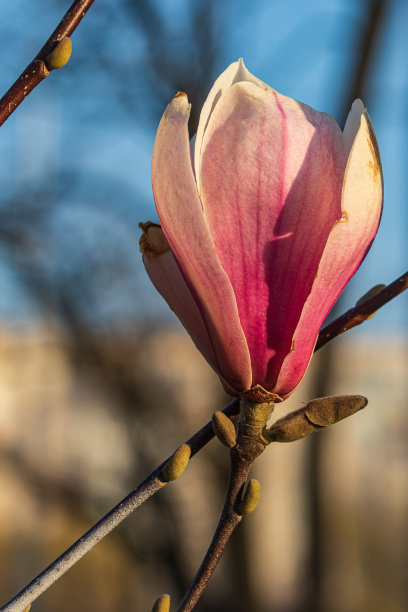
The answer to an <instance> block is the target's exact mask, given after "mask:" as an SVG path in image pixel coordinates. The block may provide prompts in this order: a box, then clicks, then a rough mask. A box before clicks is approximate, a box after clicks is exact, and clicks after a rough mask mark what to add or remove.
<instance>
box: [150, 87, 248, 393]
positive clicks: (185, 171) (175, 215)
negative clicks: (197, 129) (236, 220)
mask: <svg viewBox="0 0 408 612" xmlns="http://www.w3.org/2000/svg"><path fill="white" fill-rule="evenodd" d="M189 114H190V106H189V104H188V100H187V96H186V95H185V94H178V95H177V96H176V97H175V98H173V100H172V101H171V102H170V104H169V105H168V107H167V109H166V111H165V113H164V115H163V117H162V120H161V122H160V125H159V129H158V132H157V136H156V142H155V146H154V151H153V160H152V181H153V193H154V198H155V202H156V207H157V211H158V214H159V218H160V221H161V225H162V229H163V231H164V233H165V235H166V238H167V240H168V242H169V245H170V248H171V250H172V252H173V255H174V257H175V259H176V261H177V263H178V265H179V267H180V270H181V272H182V274H183V276H184V278H185V280H186V283H187V285H188V287H189V289H190V291H191V294H192V295H193V298H194V299H195V301H196V304H197V307H198V308H199V310H200V312H201V315H202V318H203V321H204V323H205V326H206V328H207V332H208V336H209V339H210V341H211V344H212V347H213V350H214V354H215V356H216V359H217V364H218V367H217V371H218V373H219V374H221V375H222V376H223V378H225V380H226V381H227V382H228V383H229V384H230V385H231V386H232V387H233V389H235V390H236V391H241V390H246V389H247V388H248V387H249V386H250V382H251V365H250V357H249V352H248V346H247V343H246V340H245V336H244V333H243V330H242V327H241V324H240V321H239V316H238V310H237V305H236V300H235V296H234V292H233V290H232V287H231V283H230V282H229V280H228V277H227V275H226V274H225V272H224V270H223V269H222V267H221V265H220V262H219V260H218V257H217V254H216V252H215V249H214V244H213V242H212V239H211V236H210V234H209V232H208V228H207V225H206V222H205V219H204V216H203V211H202V206H201V202H200V198H199V196H198V193H197V187H196V183H195V180H194V174H193V169H192V166H191V159H190V149H189V140H188V131H187V123H188V117H189Z"/></svg>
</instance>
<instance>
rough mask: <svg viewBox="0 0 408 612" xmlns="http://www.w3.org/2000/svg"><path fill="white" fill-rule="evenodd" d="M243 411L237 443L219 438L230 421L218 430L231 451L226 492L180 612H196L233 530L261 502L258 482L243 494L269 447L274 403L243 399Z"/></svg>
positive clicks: (179, 609)
mask: <svg viewBox="0 0 408 612" xmlns="http://www.w3.org/2000/svg"><path fill="white" fill-rule="evenodd" d="M240 407H241V417H240V421H239V424H238V435H237V439H236V441H234V440H233V439H231V440H229V441H228V439H226V438H225V436H224V435H221V436H219V433H221V432H222V429H223V425H222V423H223V421H227V420H226V419H225V418H224V419H221V420H220V421H219V422H218V426H216V427H215V430H216V431H217V437H218V438H219V440H220V441H221V442H222V443H223V444H227V445H228V446H230V448H231V451H230V458H231V463H230V476H229V479H228V486H227V492H226V495H225V501H224V505H223V508H222V511H221V516H220V520H219V522H218V525H217V528H216V530H215V533H214V537H213V539H212V541H211V544H210V546H209V548H208V551H207V553H206V555H205V557H204V560H203V562H202V564H201V566H200V568H199V569H198V572H197V573H196V575H195V577H194V579H193V582H192V583H191V585H190V588H189V589H188V591H187V593H186V594H185V596H184V598H183V600H182V602H181V603H180V606H179V607H178V608H177V612H191V610H193V608H194V607H195V605H196V603H197V601H198V600H199V598H200V596H201V594H202V593H203V591H204V589H205V587H206V586H207V583H208V581H209V579H210V578H211V576H212V574H213V572H214V570H215V568H216V567H217V565H218V561H219V560H220V557H221V555H222V553H223V552H224V549H225V547H226V545H227V543H228V541H229V539H230V537H231V535H232V533H233V531H234V529H235V528H236V527H237V525H238V524H239V523H240V522H241V519H242V516H243V515H244V514H249V513H251V512H252V511H253V510H254V509H255V507H256V505H257V503H258V500H259V495H260V486H259V483H258V481H254V480H252V481H250V482H249V484H248V487H247V489H246V491H245V493H244V494H242V491H243V487H244V484H245V481H246V479H247V476H248V472H249V470H250V467H251V465H252V463H253V462H254V461H255V459H256V458H257V457H259V455H261V454H262V453H263V451H264V449H265V447H266V446H267V444H268V442H267V441H266V440H265V438H264V437H263V431H264V428H265V425H266V423H267V421H268V418H269V416H270V414H271V413H272V411H273V403H269V404H268V403H266V404H257V403H253V402H250V401H246V400H242V399H241V402H240ZM227 423H228V421H227ZM228 427H229V426H228ZM227 438H228V436H227ZM234 442H235V443H234Z"/></svg>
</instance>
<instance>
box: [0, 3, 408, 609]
mask: <svg viewBox="0 0 408 612" xmlns="http://www.w3.org/2000/svg"><path fill="white" fill-rule="evenodd" d="M74 4H75V3H74ZM407 288H408V272H407V273H406V274H403V275H402V276H401V277H400V278H398V279H397V280H396V281H394V282H393V283H391V284H390V285H388V286H387V287H385V288H384V289H382V290H381V291H380V292H379V293H377V294H376V295H374V296H373V297H371V298H369V299H367V300H365V301H364V302H362V303H361V304H360V305H359V306H356V307H354V308H351V309H350V310H348V311H347V312H346V313H344V314H343V315H342V316H340V317H339V318H338V319H336V320H335V321H333V322H332V323H330V325H327V326H326V327H325V328H323V329H322V331H321V332H320V334H319V337H318V340H317V343H316V348H315V351H317V350H318V349H320V348H321V347H322V346H324V345H325V344H326V343H327V342H329V341H330V340H333V339H334V338H336V337H337V336H340V335H341V334H342V333H344V332H345V331H347V330H349V329H351V328H352V327H355V326H356V325H359V324H360V323H362V322H363V321H365V320H367V319H368V318H369V317H370V316H371V315H373V314H374V313H375V312H376V311H377V310H378V309H379V308H381V306H384V304H386V303H387V302H389V301H390V300H392V299H393V298H394V297H396V296H397V295H399V294H400V293H402V292H403V291H404V290H405V289H407ZM223 412H224V413H225V414H226V415H227V416H228V417H230V418H232V419H234V418H235V417H236V416H237V415H238V414H239V400H237V399H235V400H233V401H232V402H231V403H230V404H228V406H226V408H224V410H223ZM213 437H214V431H213V427H212V423H211V421H210V422H208V423H207V424H206V425H205V426H204V427H203V428H202V429H200V431H198V432H197V433H196V434H195V435H193V436H192V437H191V438H190V439H189V440H187V442H186V444H187V445H188V446H190V448H191V456H193V455H195V454H196V453H198V452H199V451H200V450H201V449H202V448H203V447H204V446H205V445H206V444H207V443H208V442H209V441H210V440H212V438H213ZM167 461H168V459H166V461H164V462H163V463H162V464H161V465H159V466H158V467H157V468H156V469H155V470H154V471H153V472H152V473H151V474H150V475H149V476H147V478H146V479H145V480H144V481H143V482H142V483H141V484H140V485H138V486H137V487H136V489H134V490H133V491H132V492H131V493H129V495H128V496H127V497H125V498H124V499H123V500H122V501H121V502H119V504H117V505H116V506H115V507H114V508H113V509H112V510H111V511H110V512H108V513H107V514H106V515H105V516H104V517H103V518H101V519H100V520H99V521H98V523H96V524H95V525H94V526H93V527H91V529H90V530H89V531H87V532H86V533H85V534H84V535H83V536H82V537H81V538H79V540H77V541H76V542H75V543H74V544H73V545H72V546H71V547H70V548H68V550H66V551H65V552H64V553H63V554H62V555H61V556H60V557H58V559H56V560H55V561H54V562H53V563H52V564H51V565H49V566H48V568H47V569H45V570H44V571H43V572H42V573H41V574H39V575H38V576H37V577H36V578H35V579H34V580H33V581H32V582H30V584H28V585H27V586H26V587H25V588H24V589H23V590H22V591H21V592H20V593H18V595H16V596H15V597H14V598H13V599H12V600H10V601H9V602H8V603H7V604H6V605H5V606H3V607H2V608H0V612H21V611H23V610H24V609H25V607H26V606H27V605H28V604H29V603H31V602H32V601H34V600H35V599H36V598H37V597H38V596H39V595H41V593H43V592H44V591H45V590H47V588H48V587H50V586H51V585H52V584H53V583H54V582H55V581H56V580H57V579H58V578H59V577H60V576H62V574H64V573H65V572H66V571H67V570H68V569H69V568H70V567H72V566H73V565H74V564H75V563H76V562H77V561H79V559H81V558H82V557H83V556H84V555H85V554H86V553H87V552H89V551H90V550H91V549H92V548H93V547H94V546H95V544H97V543H98V542H99V541H100V540H102V539H103V538H104V537H105V535H107V534H108V533H110V531H112V529H114V527H116V526H117V525H119V524H120V523H121V522H122V521H123V520H124V519H125V518H127V517H128V516H129V515H130V514H131V513H132V512H133V510H136V508H138V507H139V506H140V505H141V504H142V503H143V502H145V501H146V500H147V499H149V498H150V497H151V496H152V495H154V494H155V493H156V492H157V491H158V490H160V489H161V488H163V487H164V486H165V485H166V484H167V483H166V482H163V481H161V480H160V478H159V475H160V473H161V470H162V468H163V467H164V465H165V463H167ZM238 522H239V521H238ZM238 522H237V523H236V524H238ZM235 526H236V525H234V527H232V529H231V532H230V533H232V531H233V529H234V528H235ZM225 528H226V525H223V526H222V530H221V531H222V532H223V530H224V529H225ZM228 528H230V527H228ZM217 533H218V535H217V534H216V535H217V537H218V538H219V536H220V532H217ZM228 537H229V536H228ZM227 539H228V538H227ZM211 546H213V543H212V544H211ZM217 546H218V545H217ZM212 554H214V553H212ZM218 558H219V557H218ZM218 558H217V562H218ZM214 568H215V566H214ZM214 568H213V569H214ZM212 571H213V570H212ZM185 610H187V608H185Z"/></svg>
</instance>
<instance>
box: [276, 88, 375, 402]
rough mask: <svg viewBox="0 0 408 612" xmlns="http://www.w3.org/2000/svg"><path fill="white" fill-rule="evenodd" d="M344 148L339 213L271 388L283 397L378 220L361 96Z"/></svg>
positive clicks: (370, 136)
mask: <svg viewBox="0 0 408 612" xmlns="http://www.w3.org/2000/svg"><path fill="white" fill-rule="evenodd" d="M344 138H345V142H346V146H347V148H348V149H349V150H350V154H349V158H348V161H347V168H346V173H345V177H344V184H343V193H342V211H343V218H342V220H341V221H339V222H338V223H336V224H335V225H334V227H333V229H332V231H331V233H330V236H329V239H328V241H327V244H326V247H325V249H324V253H323V256H322V260H321V262H320V265H319V270H318V272H317V275H316V278H315V281H314V283H313V287H312V291H311V293H310V296H309V298H308V299H307V301H306V303H305V306H304V308H303V312H302V316H301V319H300V322H299V325H298V327H297V329H296V331H295V333H294V336H293V342H292V349H293V350H292V351H291V352H290V353H289V354H288V356H287V357H286V359H285V361H284V364H283V367H282V370H281V373H280V375H279V379H278V383H277V387H276V389H277V391H276V392H277V393H279V395H283V396H285V395H286V396H287V394H288V393H291V392H292V390H293V389H294V388H295V387H296V386H297V384H298V383H299V382H300V380H301V379H302V377H303V375H304V373H305V371H306V368H307V366H308V364H309V361H310V358H311V355H312V352H313V348H314V345H315V343H316V339H317V334H318V330H319V329H320V327H321V325H322V323H323V321H324V319H325V318H326V316H327V314H328V312H329V311H330V309H331V308H332V306H333V304H334V302H335V301H336V300H337V298H338V296H339V295H340V293H341V292H342V290H343V289H344V287H345V285H346V284H347V282H348V281H349V279H350V278H351V277H352V276H353V274H354V273H355V272H356V270H357V269H358V267H359V266H360V264H361V262H362V261H363V259H364V257H365V255H366V254H367V251H368V249H369V248H370V246H371V243H372V242H373V240H374V237H375V235H376V233H377V229H378V225H379V223H380V218H381V212H382V202H383V180H382V171H381V161H380V155H379V152H378V145H377V141H376V138H375V134H374V131H373V128H372V126H371V122H370V119H369V117H368V114H367V112H366V110H365V108H364V105H363V103H362V102H361V100H356V101H355V102H354V103H353V106H352V109H351V111H350V114H349V117H348V119H347V122H346V126H345V129H344Z"/></svg>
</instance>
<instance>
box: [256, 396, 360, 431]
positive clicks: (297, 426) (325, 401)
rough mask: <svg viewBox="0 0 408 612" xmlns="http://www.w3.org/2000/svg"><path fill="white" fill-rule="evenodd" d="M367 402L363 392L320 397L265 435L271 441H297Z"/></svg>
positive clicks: (338, 419)
mask: <svg viewBox="0 0 408 612" xmlns="http://www.w3.org/2000/svg"><path fill="white" fill-rule="evenodd" d="M365 406H367V399H366V398H365V397H363V396H362V395H337V396H331V397H319V398H316V399H314V400H312V401H311V402H309V403H308V404H306V406H303V408H300V409H299V410H296V411H295V412H290V413H289V414H287V415H286V416H284V417H283V418H281V419H279V420H278V421H276V423H274V424H273V425H272V427H270V428H269V429H267V430H264V432H263V436H264V438H265V439H266V440H268V441H269V442H294V441H295V440H300V438H304V437H305V436H307V435H308V434H310V433H314V432H315V431H319V430H320V429H322V428H323V427H328V426H329V425H334V423H337V422H338V421H341V420H343V419H345V418H346V417H348V416H351V415H352V414H354V413H355V412H358V411H359V410H361V409H362V408H365Z"/></svg>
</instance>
